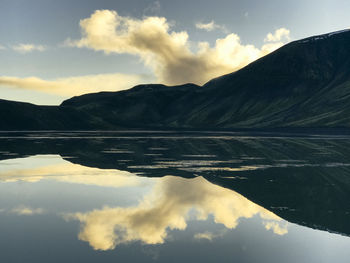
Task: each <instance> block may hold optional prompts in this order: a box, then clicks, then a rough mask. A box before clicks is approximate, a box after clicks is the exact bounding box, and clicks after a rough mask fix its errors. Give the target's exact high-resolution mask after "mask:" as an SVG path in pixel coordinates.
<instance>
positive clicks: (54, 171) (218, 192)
mask: <svg viewBox="0 0 350 263" xmlns="http://www.w3.org/2000/svg"><path fill="white" fill-rule="evenodd" d="M0 166H1V167H2V169H1V171H0V180H1V181H3V182H5V183H14V182H19V181H22V182H28V183H36V182H39V181H41V180H54V181H57V182H63V183H70V184H82V185H93V186H97V187H113V188H120V187H134V188H136V187H138V186H140V185H141V184H145V183H146V182H145V179H144V178H141V177H139V176H136V175H134V174H132V173H130V172H125V171H120V170H113V169H110V170H102V169H97V168H89V167H84V166H81V165H77V164H72V163H69V162H68V161H65V160H62V159H61V158H60V157H59V156H57V155H37V156H32V157H27V158H17V159H11V160H3V161H0ZM147 184H148V185H149V186H150V190H149V191H148V193H147V194H145V195H144V196H143V198H142V199H141V200H139V201H138V203H137V204H136V205H133V206H129V207H108V206H105V207H103V208H102V209H93V210H92V211H89V212H85V213H81V212H75V213H65V214H64V218H65V219H66V220H67V221H70V220H78V221H80V223H81V225H82V226H81V231H80V233H79V239H80V240H82V241H86V242H88V243H89V244H90V245H91V247H93V248H94V249H96V250H110V249H114V248H115V247H116V246H117V245H119V244H123V243H128V242H134V241H141V242H143V243H145V244H162V243H164V242H165V241H166V240H167V238H168V232H169V231H170V230H185V229H186V227H187V221H188V220H190V221H196V220H200V221H205V220H208V217H209V216H212V217H213V220H214V222H215V223H216V224H221V225H223V226H224V227H225V228H227V229H234V228H236V227H237V225H238V224H239V221H240V219H243V218H246V219H247V218H252V217H253V216H259V217H260V218H261V220H262V224H263V226H264V227H265V228H266V229H267V230H272V231H273V232H274V233H275V234H278V235H284V234H286V233H287V232H288V231H287V223H286V222H285V221H283V220H282V219H281V218H279V217H278V216H276V215H275V214H273V213H272V212H270V211H268V210H266V209H264V208H263V207H260V206H258V205H256V204H254V203H253V202H251V201H249V200H248V199H246V198H245V197H243V196H242V195H240V194H238V193H236V192H234V191H232V190H229V189H226V188H223V187H220V186H217V185H214V184H212V183H210V182H208V181H207V180H206V179H204V178H203V177H196V178H193V179H185V178H181V177H175V176H165V177H162V178H157V179H155V180H148V182H147ZM9 212H10V213H13V214H17V215H39V214H43V213H44V212H45V210H44V209H42V208H32V207H28V206H24V205H18V206H17V207H14V208H13V209H11V210H10V211H9ZM57 214H58V215H60V214H61V212H60V211H57ZM222 235H223V232H222V231H221V233H212V232H204V233H196V234H194V238H195V239H207V240H212V239H213V238H217V237H220V236H222Z"/></svg>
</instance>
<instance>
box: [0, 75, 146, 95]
mask: <svg viewBox="0 0 350 263" xmlns="http://www.w3.org/2000/svg"><path fill="white" fill-rule="evenodd" d="M150 80H151V78H150V77H148V76H146V75H136V74H134V75H133V74H118V73H117V74H97V75H86V76H77V77H68V78H58V79H54V80H44V79H41V78H37V77H28V78H17V77H9V76H0V86H1V85H3V86H11V87H16V88H23V89H29V90H36V91H41V92H45V93H51V94H57V95H63V96H77V95H81V94H85V93H91V92H98V91H119V90H125V89H129V88H131V87H133V86H135V85H137V84H140V83H142V82H148V81H150Z"/></svg>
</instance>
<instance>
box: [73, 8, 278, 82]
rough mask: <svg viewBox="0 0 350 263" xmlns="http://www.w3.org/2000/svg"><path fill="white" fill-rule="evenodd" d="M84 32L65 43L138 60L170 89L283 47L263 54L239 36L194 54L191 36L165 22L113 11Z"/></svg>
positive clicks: (87, 23)
mask: <svg viewBox="0 0 350 263" xmlns="http://www.w3.org/2000/svg"><path fill="white" fill-rule="evenodd" d="M214 25H215V24H214V23H213V25H212V26H213V27H214ZM80 27H81V30H82V38H81V39H79V40H68V41H67V42H66V43H67V44H69V45H71V46H76V47H79V48H82V47H86V48H90V49H93V50H100V51H104V52H105V53H106V54H109V53H119V54H122V53H128V54H133V55H136V56H139V57H140V58H141V59H142V61H143V63H144V64H145V65H146V66H149V67H150V68H152V69H153V71H154V74H155V75H156V77H157V79H158V81H159V82H162V83H165V84H170V85H172V84H183V83H186V82H192V83H196V84H203V83H205V82H206V81H208V80H210V79H212V78H214V77H217V76H220V75H223V74H226V73H230V72H233V71H236V70H238V69H240V68H242V67H244V66H246V65H247V64H249V63H250V62H252V61H254V60H256V59H258V58H260V57H261V56H264V55H266V54H267V53H269V52H271V51H273V50H274V49H276V47H279V46H281V45H282V44H283V43H282V42H281V43H275V44H274V45H273V46H272V45H270V44H269V45H264V46H263V47H262V48H261V49H259V48H257V47H255V46H253V45H243V44H242V43H241V41H240V38H239V36H238V35H236V34H233V33H232V34H228V35H227V36H226V37H224V38H222V39H217V40H216V44H215V46H214V47H211V46H210V45H209V43H208V42H200V43H198V44H197V50H198V51H197V52H193V51H191V49H190V42H189V40H188V39H189V36H188V34H187V32H185V31H181V32H175V31H171V30H170V24H169V23H168V22H167V20H166V18H164V17H155V16H154V17H145V18H143V19H135V18H131V17H125V16H120V15H119V14H118V13H117V12H116V11H111V10H97V11H95V12H94V13H93V14H92V15H91V16H90V17H89V18H86V19H83V20H81V21H80ZM210 27H211V25H210V23H209V26H208V28H210ZM282 35H283V34H282ZM267 38H270V37H267Z"/></svg>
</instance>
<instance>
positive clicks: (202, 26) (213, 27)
mask: <svg viewBox="0 0 350 263" xmlns="http://www.w3.org/2000/svg"><path fill="white" fill-rule="evenodd" d="M196 28H198V29H203V30H206V31H213V30H216V29H220V30H222V31H223V32H227V29H226V27H225V26H222V25H218V24H216V23H215V22H214V20H212V21H211V22H209V23H196Z"/></svg>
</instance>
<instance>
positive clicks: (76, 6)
mask: <svg viewBox="0 0 350 263" xmlns="http://www.w3.org/2000/svg"><path fill="white" fill-rule="evenodd" d="M349 13H350V1H347V0H332V1H331V0H318V1H316V0H293V1H277V0H264V1H262V0H244V1H243V0H237V1H234V0H216V1H212V0H210V1H209V0H197V1H195V0H191V1H188V0H186V1H184V0H177V1H174V0H142V1H141V0H138V1H137V0H128V1H121V0H74V1H72V0H60V1H57V0H30V1H28V0H0V58H1V59H0V99H9V100H16V101H25V102H31V103H36V104H40V105H58V104H60V103H61V102H62V101H63V100H64V99H67V98H70V97H72V96H77V95H81V94H85V93H90V92H99V91H105V90H107V91H118V90H123V89H128V88H132V87H133V86H135V85H138V84H143V83H163V84H166V85H176V84H183V83H196V84H198V85H202V84H204V83H206V82H207V81H209V80H210V79H212V78H214V77H218V76H220V75H223V74H227V73H230V72H234V71H236V70H238V69H240V68H242V67H244V66H245V65H247V64H249V63H251V62H252V61H254V60H256V59H258V58H260V57H262V56H264V55H266V54H268V53H270V52H272V51H274V50H275V49H277V48H279V47H281V46H282V45H284V44H286V43H288V42H290V41H293V40H297V39H301V38H304V37H308V36H312V35H318V34H323V33H328V32H332V31H337V30H342V29H347V28H349V27H350V19H349V15H348V14H349Z"/></svg>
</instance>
